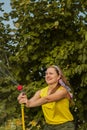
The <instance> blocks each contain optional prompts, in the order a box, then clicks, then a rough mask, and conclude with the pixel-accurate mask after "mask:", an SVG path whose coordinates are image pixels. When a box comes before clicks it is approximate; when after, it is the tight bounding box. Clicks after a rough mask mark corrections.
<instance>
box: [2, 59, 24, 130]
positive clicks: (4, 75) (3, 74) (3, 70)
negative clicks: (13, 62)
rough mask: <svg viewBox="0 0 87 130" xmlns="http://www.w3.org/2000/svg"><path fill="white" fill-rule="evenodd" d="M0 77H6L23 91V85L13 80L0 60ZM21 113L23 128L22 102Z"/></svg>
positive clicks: (22, 105)
mask: <svg viewBox="0 0 87 130" xmlns="http://www.w3.org/2000/svg"><path fill="white" fill-rule="evenodd" d="M1 77H2V78H6V79H7V80H8V81H11V82H12V83H13V84H14V85H16V86H17V90H18V91H19V92H23V86H22V85H19V84H18V82H17V81H16V80H15V78H14V77H13V75H12V74H11V73H10V71H9V70H8V68H7V67H6V66H5V65H4V64H3V62H2V61H1V60H0V78H1ZM23 94H24V93H23ZM21 114H22V127H23V130H25V121H24V104H21Z"/></svg>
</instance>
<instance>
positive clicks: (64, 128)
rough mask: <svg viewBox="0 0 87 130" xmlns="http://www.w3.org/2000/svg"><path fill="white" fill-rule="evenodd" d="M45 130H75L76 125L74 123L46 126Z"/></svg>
mask: <svg viewBox="0 0 87 130" xmlns="http://www.w3.org/2000/svg"><path fill="white" fill-rule="evenodd" d="M44 130H75V125H74V123H73V122H72V121H69V122H66V123H63V124H58V125H50V124H46V125H45V127H44Z"/></svg>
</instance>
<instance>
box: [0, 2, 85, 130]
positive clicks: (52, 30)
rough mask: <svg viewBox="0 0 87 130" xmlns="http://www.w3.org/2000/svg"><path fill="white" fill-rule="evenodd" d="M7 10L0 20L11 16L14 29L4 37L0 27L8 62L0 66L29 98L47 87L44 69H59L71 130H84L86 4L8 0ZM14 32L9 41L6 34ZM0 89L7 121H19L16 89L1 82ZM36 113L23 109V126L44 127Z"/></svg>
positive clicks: (36, 109)
mask: <svg viewBox="0 0 87 130" xmlns="http://www.w3.org/2000/svg"><path fill="white" fill-rule="evenodd" d="M11 7H12V11H11V12H10V13H9V14H5V15H4V16H3V18H4V17H5V18H8V17H9V16H11V18H12V19H13V21H14V26H15V28H14V29H10V28H5V30H7V32H6V33H5V32H4V25H3V24H2V23H1V24H2V30H3V31H2V32H3V34H1V36H2V40H3V42H1V43H6V44H4V46H3V44H2V50H5V51H6V56H7V57H8V60H5V63H6V64H7V63H9V66H10V71H11V72H12V74H13V75H14V76H15V77H16V80H17V82H19V83H20V84H23V85H24V90H25V92H26V94H27V95H28V97H29V98H30V97H31V96H32V95H33V94H34V93H35V92H36V91H37V90H38V89H40V88H43V87H44V86H45V85H46V84H45V83H44V72H45V69H46V67H47V66H49V65H50V64H56V65H59V66H60V67H61V68H62V69H63V71H64V74H65V75H66V77H67V79H68V80H69V81H70V83H71V86H72V88H73V90H74V100H75V108H74V109H73V111H72V113H73V115H74V117H75V123H76V128H78V129H80V127H81V128H83V125H84V123H85V122H87V114H86V113H87V106H86V101H87V92H86V86H87V51H86V50H87V13H86V11H87V9H86V8H87V2H86V1H84V0H73V1H70V0H67V1H66V0H38V1H35V0H31V1H30V0H18V1H17V0H11ZM7 16H8V17H7ZM8 30H9V31H8ZM13 31H14V33H13V35H12V34H11V33H9V32H13ZM3 35H4V36H5V37H6V38H5V39H4V38H3ZM8 43H9V44H8ZM10 43H11V44H10ZM7 46H8V48H7ZM5 47H6V48H5ZM9 66H8V67H9ZM2 86H4V88H3V87H2ZM6 87H7V88H8V89H6ZM0 88H1V95H2V94H3V93H4V96H3V97H2V99H3V104H5V108H4V109H5V110H6V111H5V112H4V113H5V114H7V116H6V119H8V118H11V116H13V117H17V118H18V117H20V115H21V113H20V107H19V104H18V103H17V100H16V97H17V95H18V92H17V91H15V90H16V88H15V87H13V85H11V83H10V82H7V83H5V82H4V83H3V84H1V86H0ZM1 95H0V96H1ZM10 106H12V109H11V107H10ZM83 106H84V107H83ZM40 110H41V108H40V107H39V108H33V109H29V110H28V109H25V115H27V116H26V126H27V127H29V128H30V129H31V130H33V129H36V128H37V129H40V128H38V127H37V126H38V125H41V126H43V124H44V120H43V115H42V113H41V111H40ZM28 115H29V117H28ZM37 119H38V122H37V123H36V124H37V125H36V127H35V126H33V125H34V124H32V123H29V121H30V122H31V121H33V122H34V123H35V121H36V120H37ZM85 124H86V123H85ZM84 126H85V125H84Z"/></svg>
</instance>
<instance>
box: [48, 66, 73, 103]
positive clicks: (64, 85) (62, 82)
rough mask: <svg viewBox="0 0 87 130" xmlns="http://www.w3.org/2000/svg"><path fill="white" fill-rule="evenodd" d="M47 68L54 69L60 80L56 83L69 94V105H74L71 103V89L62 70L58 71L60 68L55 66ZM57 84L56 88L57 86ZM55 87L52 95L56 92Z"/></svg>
mask: <svg viewBox="0 0 87 130" xmlns="http://www.w3.org/2000/svg"><path fill="white" fill-rule="evenodd" d="M48 68H54V69H55V71H56V73H57V74H58V75H60V79H59V81H58V84H59V85H61V86H63V87H64V88H66V90H67V92H68V93H69V96H70V103H71V105H74V102H73V91H72V88H71V85H70V83H69V81H68V80H67V79H66V77H65V76H64V74H63V72H62V70H61V69H60V67H58V66H56V65H51V66H49V67H48ZM58 84H57V86H58ZM57 86H55V87H56V89H55V90H53V91H52V93H54V92H55V91H56V90H57Z"/></svg>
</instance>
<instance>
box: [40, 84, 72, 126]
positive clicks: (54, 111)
mask: <svg viewBox="0 0 87 130" xmlns="http://www.w3.org/2000/svg"><path fill="white" fill-rule="evenodd" d="M60 89H63V87H62V86H61V87H59V88H58V90H57V91H59V90H60ZM47 90H48V87H46V88H43V89H42V90H41V94H40V96H41V97H45V96H47ZM42 110H43V113H44V117H45V120H46V123H48V124H62V123H65V122H68V121H72V120H73V116H72V114H71V112H70V110H69V99H68V98H64V99H61V100H59V101H56V102H51V103H46V104H43V105H42Z"/></svg>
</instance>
